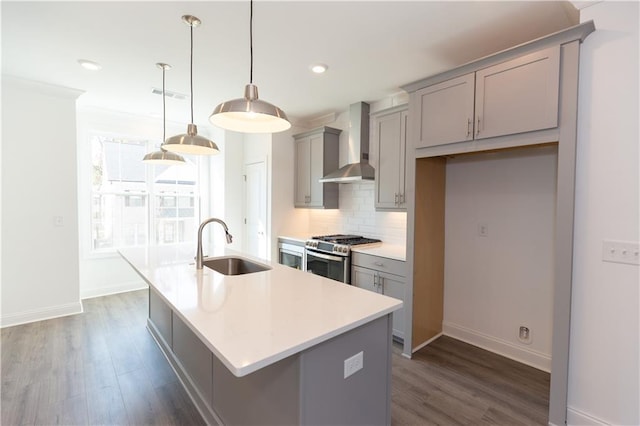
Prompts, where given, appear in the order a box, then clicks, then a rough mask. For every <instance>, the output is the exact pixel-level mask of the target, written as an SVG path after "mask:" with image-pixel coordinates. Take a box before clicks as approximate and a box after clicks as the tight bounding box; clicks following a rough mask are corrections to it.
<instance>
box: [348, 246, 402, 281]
mask: <svg viewBox="0 0 640 426" xmlns="http://www.w3.org/2000/svg"><path fill="white" fill-rule="evenodd" d="M351 262H352V265H353V266H362V267H363V268H370V269H375V270H376V271H380V272H387V273H389V274H394V275H398V276H401V277H404V276H406V272H405V271H406V269H405V262H403V261H402V260H395V259H389V258H387V257H380V256H373V255H370V254H364V253H359V252H353V253H352V257H351Z"/></svg>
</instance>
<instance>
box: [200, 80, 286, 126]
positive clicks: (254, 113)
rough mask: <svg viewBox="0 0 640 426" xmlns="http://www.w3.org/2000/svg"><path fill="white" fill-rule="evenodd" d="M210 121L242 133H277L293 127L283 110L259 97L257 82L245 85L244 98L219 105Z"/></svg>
mask: <svg viewBox="0 0 640 426" xmlns="http://www.w3.org/2000/svg"><path fill="white" fill-rule="evenodd" d="M209 121H211V123H212V124H214V125H215V126H218V127H221V128H223V129H226V130H232V131H234V132H241V133H277V132H282V131H284V130H287V129H289V128H290V127H291V123H289V120H288V119H287V115H286V114H285V113H284V111H283V110H281V109H280V108H278V107H277V106H275V105H272V104H270V103H269V102H265V101H263V100H260V99H258V87H257V86H256V85H255V84H247V85H246V86H245V88H244V98H238V99H233V100H231V101H227V102H223V103H221V104H220V105H218V106H217V107H216V108H215V109H214V110H213V113H212V114H211V116H209Z"/></svg>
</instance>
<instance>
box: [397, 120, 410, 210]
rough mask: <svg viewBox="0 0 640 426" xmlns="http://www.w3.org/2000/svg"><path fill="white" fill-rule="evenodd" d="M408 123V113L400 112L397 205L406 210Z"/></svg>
mask: <svg viewBox="0 0 640 426" xmlns="http://www.w3.org/2000/svg"><path fill="white" fill-rule="evenodd" d="M408 125H409V113H408V112H407V111H402V112H401V113H400V178H399V185H398V206H399V207H401V208H402V209H403V210H406V208H407V205H406V202H407V200H406V199H405V196H404V194H405V190H406V175H407V134H408V133H407V126H408Z"/></svg>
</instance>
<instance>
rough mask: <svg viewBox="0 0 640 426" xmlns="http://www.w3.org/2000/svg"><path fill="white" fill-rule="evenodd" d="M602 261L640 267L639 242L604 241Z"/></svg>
mask: <svg viewBox="0 0 640 426" xmlns="http://www.w3.org/2000/svg"><path fill="white" fill-rule="evenodd" d="M602 260H603V261H604V262H614V263H628V264H630V265H640V248H639V246H638V243H637V242H631V241H611V240H604V241H603V242H602Z"/></svg>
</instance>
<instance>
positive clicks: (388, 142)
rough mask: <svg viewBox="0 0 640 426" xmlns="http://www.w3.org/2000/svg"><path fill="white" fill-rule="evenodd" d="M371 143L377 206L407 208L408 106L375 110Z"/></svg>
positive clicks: (386, 208) (391, 208) (378, 208)
mask: <svg viewBox="0 0 640 426" xmlns="http://www.w3.org/2000/svg"><path fill="white" fill-rule="evenodd" d="M372 118H373V120H372V123H373V124H372V127H373V128H372V132H371V134H372V142H373V143H372V145H373V150H374V156H375V164H376V167H375V169H376V179H375V191H376V192H375V194H376V197H375V207H376V209H377V210H405V209H406V207H405V196H404V193H405V161H406V151H407V118H408V114H407V106H406V105H404V106H401V107H396V108H392V109H389V110H384V111H380V112H378V113H376V114H372Z"/></svg>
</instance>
